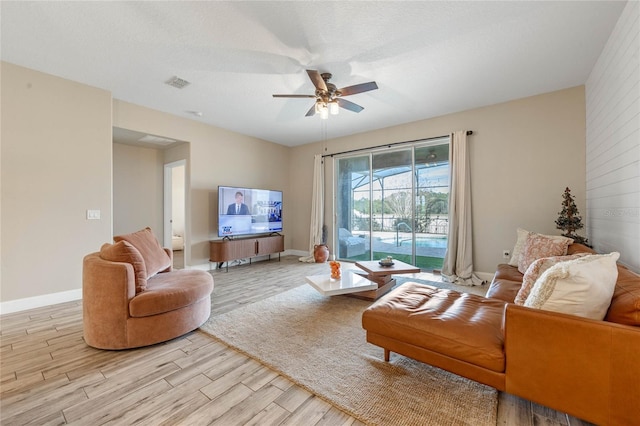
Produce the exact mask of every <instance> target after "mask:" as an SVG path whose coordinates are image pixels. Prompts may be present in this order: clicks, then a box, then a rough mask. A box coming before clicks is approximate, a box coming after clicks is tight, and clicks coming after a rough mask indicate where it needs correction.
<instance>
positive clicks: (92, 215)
mask: <svg viewBox="0 0 640 426" xmlns="http://www.w3.org/2000/svg"><path fill="white" fill-rule="evenodd" d="M87 219H89V220H99V219H100V210H87Z"/></svg>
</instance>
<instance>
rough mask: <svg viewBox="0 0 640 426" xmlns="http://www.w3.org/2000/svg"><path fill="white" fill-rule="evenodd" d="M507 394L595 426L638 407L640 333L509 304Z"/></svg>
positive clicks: (629, 418)
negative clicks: (586, 421)
mask: <svg viewBox="0 0 640 426" xmlns="http://www.w3.org/2000/svg"><path fill="white" fill-rule="evenodd" d="M505 310H506V312H505V355H506V361H507V363H506V391H507V392H509V393H512V394H514V395H518V396H521V397H523V398H526V399H529V400H531V401H535V402H537V403H540V404H542V405H546V406H548V407H551V408H554V409H556V410H559V411H562V412H565V413H568V414H571V415H573V416H576V417H578V418H581V419H584V420H588V421H590V422H593V423H597V424H608V425H613V424H632V423H633V422H635V421H637V418H636V417H635V416H636V414H637V407H640V362H638V358H637V356H638V355H637V354H638V349H639V348H640V329H638V328H636V327H631V326H625V325H620V324H616V323H610V322H606V321H595V320H591V319H586V318H581V317H577V316H574V315H565V314H561V313H556V312H549V311H543V310H537V309H530V308H526V307H523V306H518V305H513V304H508V305H507V306H506V308H505Z"/></svg>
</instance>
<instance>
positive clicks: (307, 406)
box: [0, 256, 587, 426]
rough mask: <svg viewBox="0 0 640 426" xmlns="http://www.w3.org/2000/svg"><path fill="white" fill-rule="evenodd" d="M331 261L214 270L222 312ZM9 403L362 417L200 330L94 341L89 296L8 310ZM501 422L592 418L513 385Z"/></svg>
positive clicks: (122, 416)
mask: <svg viewBox="0 0 640 426" xmlns="http://www.w3.org/2000/svg"><path fill="white" fill-rule="evenodd" d="M326 268H327V266H326V265H321V264H303V263H300V262H298V261H297V258H296V257H293V256H287V257H283V258H282V261H281V262H278V261H277V260H272V261H270V262H259V263H255V262H254V263H253V264H252V265H241V266H237V267H232V268H230V269H229V272H228V273H226V272H224V270H222V271H220V270H216V271H213V272H212V273H213V275H214V280H215V289H214V293H213V303H212V310H213V315H215V314H220V313H223V312H228V311H230V310H233V309H236V308H238V307H240V306H242V305H245V304H247V303H252V302H255V301H257V300H261V299H264V298H267V297H270V296H272V295H274V294H277V293H280V292H282V291H286V290H288V289H289V288H292V287H295V286H297V285H301V284H303V280H301V281H300V282H297V281H295V280H293V281H292V280H288V281H287V280H283V279H282V277H283V276H287V274H290V273H291V270H292V269H296V273H299V274H300V276H304V275H312V274H317V273H322V272H326V271H325V269H326ZM416 277H422V278H425V279H434V278H435V279H437V277H434V276H432V275H430V274H416ZM0 411H1V413H0V423H1V424H3V425H30V424H33V425H61V424H75V425H88V424H91V425H103V424H110V425H154V426H155V425H176V424H183V425H200V424H202V425H205V424H211V425H225V426H229V425H318V426H325V425H345V426H346V425H361V424H362V423H361V422H359V421H358V420H356V419H354V418H352V417H350V416H348V415H347V414H346V413H344V412H342V411H340V410H339V409H337V408H335V407H333V406H332V405H331V404H329V403H327V402H325V401H323V400H322V399H320V398H318V397H316V396H314V395H313V394H311V393H309V392H308V391H306V390H304V389H302V388H300V387H298V386H296V385H295V384H293V383H292V382H290V381H289V380H287V379H285V378H284V377H282V376H279V375H278V374H277V373H276V372H274V371H272V370H270V369H268V368H267V367H265V366H263V365H261V364H260V363H258V362H256V361H254V360H252V359H250V358H248V357H246V356H244V355H242V354H240V353H238V352H236V351H234V350H232V349H230V348H228V347H226V346H225V345H223V344H221V343H219V342H217V341H215V340H213V339H212V338H211V337H209V336H208V335H207V334H205V333H203V332H201V331H199V330H196V331H193V332H191V333H189V334H187V335H185V336H182V337H180V338H177V339H174V340H171V341H169V342H166V343H162V344H158V345H154V346H150V347H146V348H140V349H133V350H124V351H102V350H98V349H93V348H90V347H88V346H87V345H86V344H85V343H84V340H83V338H82V304H81V302H80V301H75V302H68V303H62V304H58V305H52V306H47V307H44V308H38V309H33V310H29V311H23V312H18V313H14V314H7V315H2V316H0ZM461 420H462V419H461ZM497 423H498V425H523V426H529V425H531V426H533V425H540V424H545V425H564V426H568V425H571V426H577V425H585V424H587V423H584V422H581V421H580V420H578V419H574V418H572V417H568V416H566V415H565V414H562V413H559V412H556V411H553V410H549V409H548V408H546V407H542V406H539V405H537V404H532V403H530V402H528V401H526V400H523V399H520V398H517V397H515V396H512V395H509V394H504V393H501V394H500V398H499V408H498V422H497Z"/></svg>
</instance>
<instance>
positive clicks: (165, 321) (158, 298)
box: [82, 228, 213, 349]
mask: <svg viewBox="0 0 640 426" xmlns="http://www.w3.org/2000/svg"><path fill="white" fill-rule="evenodd" d="M115 240H116V243H115V244H105V245H103V246H102V248H101V250H100V252H96V253H91V254H89V255H87V256H85V258H84V262H83V279H82V307H83V325H84V340H85V342H86V343H87V344H88V345H89V346H93V347H95V348H100V349H127V348H135V347H140V346H147V345H152V344H155V343H159V342H164V341H166V340H170V339H173V338H175V337H178V336H181V335H183V334H185V333H188V332H189V331H192V330H194V329H196V328H198V327H199V326H200V325H202V324H203V323H204V322H205V321H206V320H207V319H208V318H209V315H210V313H211V292H212V291H213V277H212V276H211V274H209V273H208V272H205V271H199V270H186V269H182V270H172V266H171V263H172V259H171V258H172V251H171V250H170V249H166V248H164V249H163V248H162V247H161V246H160V244H159V243H158V242H157V240H156V239H155V237H153V234H152V233H151V230H150V229H149V228H147V229H145V230H142V231H139V232H136V233H133V234H128V235H124V236H119V237H116V238H115Z"/></svg>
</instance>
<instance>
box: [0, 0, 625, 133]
mask: <svg viewBox="0 0 640 426" xmlns="http://www.w3.org/2000/svg"><path fill="white" fill-rule="evenodd" d="M623 7H624V2H615V1H604V2H595V1H585V2H583V1H570V2H554V1H543V2H527V1H523V2H520V1H518V2H482V1H473V2H395V1H394V2H360V1H359V2H343V1H340V2H319V1H318V2H306V1H299V2H269V1H266V2H209V1H196V2H189V1H180V2H164V1H163V2H159V1H152V2H133V1H131V2H63V1H52V2H31V1H16V2H11V1H2V2H0V8H1V9H0V19H1V43H2V44H1V55H2V60H4V61H7V62H11V63H14V64H17V65H22V66H25V67H28V68H32V69H35V70H39V71H43V72H46V73H50V74H53V75H56V76H60V77H64V78H68V79H71V80H75V81H79V82H82V83H86V84H89V85H92V86H96V87H100V88H103V89H107V90H109V91H111V92H112V94H113V97H114V98H116V99H121V100H124V101H127V102H131V103H134V104H138V105H143V106H146V107H150V108H154V109H157V110H161V111H165V112H168V113H171V114H175V115H178V116H183V117H187V118H191V119H193V120H197V121H202V122H205V123H209V124H212V125H215V126H218V127H222V128H225V129H229V130H233V131H235V132H239V133H243V134H247V135H251V136H255V137H257V138H261V139H264V140H269V141H272V142H276V143H280V144H283V145H289V146H294V145H300V144H304V143H310V142H314V141H317V140H321V139H323V138H324V137H327V138H334V137H338V136H344V135H349V134H354V133H360V132H363V131H368V130H374V129H379V128H384V127H388V126H392V125H398V124H402V123H407V122H411V121H416V120H421V119H425V118H429V117H435V116H439V115H443V114H447V113H451V112H456V111H463V110H468V109H472V108H477V107H480V106H483V105H491V104H495V103H498V102H504V101H508V100H512V99H517V98H522V97H526V96H531V95H535V94H539V93H545V92H550V91H554V90H559V89H563V88H567V87H573V86H577V85H580V84H584V82H585V81H586V79H587V77H588V75H589V73H590V71H591V69H592V68H593V65H594V64H595V61H596V60H597V58H598V56H599V54H600V52H601V50H602V48H603V46H604V44H605V43H606V41H607V39H608V37H609V35H610V33H611V30H612V29H613V27H614V25H615V23H616V21H617V19H618V17H619V15H620V12H621V11H622V9H623ZM305 69H317V70H319V71H321V72H331V73H333V79H332V80H331V81H332V82H333V83H334V84H336V86H338V87H344V86H350V85H353V84H358V83H363V82H368V81H372V80H373V81H376V82H377V84H378V86H379V90H375V91H371V92H366V93H361V94H357V95H353V96H350V97H348V98H347V99H348V100H350V101H352V102H355V103H357V104H359V105H361V106H363V107H364V108H365V109H364V110H363V111H362V112H360V113H359V114H356V113H353V112H351V111H346V110H341V112H340V114H339V115H338V116H330V117H329V119H328V120H326V121H322V120H321V119H320V117H319V116H317V115H316V116H314V117H305V116H304V114H305V113H306V111H307V110H308V109H309V108H310V107H311V105H312V104H313V100H312V99H276V98H272V97H271V95H272V94H273V93H296V94H313V93H314V88H313V85H312V83H311V81H310V80H309V78H308V76H307V74H306V72H305ZM173 76H178V77H180V78H183V79H185V80H187V81H189V82H191V84H190V85H189V86H187V87H186V88H184V89H181V90H179V89H176V88H173V87H170V86H168V85H166V84H164V82H165V81H167V80H168V79H169V78H171V77H173ZM188 111H200V112H202V114H203V115H202V117H196V116H194V115H192V114H190V113H189V112H188ZM325 125H326V128H325V127H324V126H325ZM325 131H326V136H325V133H324V132H325Z"/></svg>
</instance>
